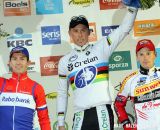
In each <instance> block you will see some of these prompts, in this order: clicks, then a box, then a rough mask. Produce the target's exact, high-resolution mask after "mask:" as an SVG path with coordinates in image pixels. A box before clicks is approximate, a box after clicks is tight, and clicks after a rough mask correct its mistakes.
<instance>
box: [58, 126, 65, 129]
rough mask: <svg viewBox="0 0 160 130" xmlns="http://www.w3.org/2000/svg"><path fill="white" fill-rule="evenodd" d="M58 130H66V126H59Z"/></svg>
mask: <svg viewBox="0 0 160 130" xmlns="http://www.w3.org/2000/svg"><path fill="white" fill-rule="evenodd" d="M58 130H66V129H65V127H64V126H59V127H58Z"/></svg>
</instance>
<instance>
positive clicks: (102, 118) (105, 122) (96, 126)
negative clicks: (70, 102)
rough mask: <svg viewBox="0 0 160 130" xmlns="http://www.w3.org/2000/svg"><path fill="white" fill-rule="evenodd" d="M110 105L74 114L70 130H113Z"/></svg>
mask: <svg viewBox="0 0 160 130" xmlns="http://www.w3.org/2000/svg"><path fill="white" fill-rule="evenodd" d="M113 129H114V116H113V111H112V108H111V105H108V104H107V105H101V106H97V107H93V108H90V109H87V110H84V111H82V112H77V113H75V114H74V118H73V126H72V130H113Z"/></svg>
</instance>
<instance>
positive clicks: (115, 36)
mask: <svg viewBox="0 0 160 130" xmlns="http://www.w3.org/2000/svg"><path fill="white" fill-rule="evenodd" d="M137 11H138V9H136V8H128V11H127V13H126V15H125V17H124V19H123V21H122V23H121V25H120V26H119V27H118V28H117V29H115V30H114V31H113V32H112V33H110V34H109V36H108V37H107V43H108V46H109V49H110V51H109V52H110V55H111V54H112V52H113V51H114V50H115V49H116V47H117V46H118V45H119V44H120V43H121V41H122V40H123V39H124V38H125V37H126V36H127V35H128V34H129V32H130V31H131V29H132V27H133V24H134V21H135V18H136V15H137Z"/></svg>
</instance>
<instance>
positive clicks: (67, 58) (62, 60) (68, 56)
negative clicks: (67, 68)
mask: <svg viewBox="0 0 160 130" xmlns="http://www.w3.org/2000/svg"><path fill="white" fill-rule="evenodd" d="M75 55H76V54H75V53H74V50H72V51H70V52H69V53H67V54H66V55H64V56H62V57H61V58H60V60H59V63H63V65H64V63H68V62H69V61H70V60H71V59H72V58H74V57H75Z"/></svg>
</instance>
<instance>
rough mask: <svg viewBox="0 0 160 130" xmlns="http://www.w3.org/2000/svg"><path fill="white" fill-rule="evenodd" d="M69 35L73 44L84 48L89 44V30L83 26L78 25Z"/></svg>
mask: <svg viewBox="0 0 160 130" xmlns="http://www.w3.org/2000/svg"><path fill="white" fill-rule="evenodd" d="M69 35H70V37H71V39H72V41H73V43H75V44H76V45H78V46H83V45H85V44H86V43H88V36H89V29H88V28H87V27H86V26H85V25H83V24H78V25H77V26H75V27H74V28H71V29H70V30H69Z"/></svg>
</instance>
